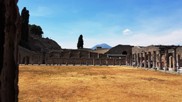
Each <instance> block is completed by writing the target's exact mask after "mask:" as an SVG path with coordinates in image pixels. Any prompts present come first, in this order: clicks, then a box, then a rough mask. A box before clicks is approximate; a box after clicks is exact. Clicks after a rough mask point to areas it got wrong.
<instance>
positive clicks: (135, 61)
mask: <svg viewBox="0 0 182 102" xmlns="http://www.w3.org/2000/svg"><path fill="white" fill-rule="evenodd" d="M20 49H21V50H20V53H19V56H21V57H20V59H19V60H20V63H21V64H47V65H130V66H134V67H143V68H153V69H157V70H164V71H179V69H180V67H182V57H181V56H182V47H181V46H175V45H171V46H167V45H151V46H146V47H142V46H130V45H117V46H115V47H113V48H111V49H108V50H106V51H105V52H104V53H100V52H99V51H100V50H98V52H97V51H95V50H91V49H79V50H76V49H61V50H51V51H49V52H45V53H41V52H39V53H35V52H33V51H30V50H27V49H25V48H22V47H20ZM104 50H105V49H104Z"/></svg>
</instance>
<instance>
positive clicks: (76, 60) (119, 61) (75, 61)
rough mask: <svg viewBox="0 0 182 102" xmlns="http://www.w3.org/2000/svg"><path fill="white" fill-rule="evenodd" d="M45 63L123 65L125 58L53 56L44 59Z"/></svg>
mask: <svg viewBox="0 0 182 102" xmlns="http://www.w3.org/2000/svg"><path fill="white" fill-rule="evenodd" d="M45 64H59V65H62V64H64V65H125V64H126V63H125V59H109V58H94V59H92V58H72V59H69V58H55V59H49V60H46V63H45Z"/></svg>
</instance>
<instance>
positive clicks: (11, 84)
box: [0, 0, 20, 102]
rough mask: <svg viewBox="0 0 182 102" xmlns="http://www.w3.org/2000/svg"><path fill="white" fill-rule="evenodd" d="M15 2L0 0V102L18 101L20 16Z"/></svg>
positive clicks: (12, 0) (15, 0)
mask: <svg viewBox="0 0 182 102" xmlns="http://www.w3.org/2000/svg"><path fill="white" fill-rule="evenodd" d="M17 2H18V0H0V21H1V22H0V26H1V28H0V35H1V37H0V38H1V42H0V46H1V53H0V54H1V55H0V56H1V62H0V63H1V73H0V75H1V77H0V80H1V89H0V93H1V96H0V98H1V102H17V101H18V56H17V55H18V41H19V32H20V16H19V11H18V7H17ZM3 52H4V53H3Z"/></svg>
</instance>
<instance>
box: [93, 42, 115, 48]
mask: <svg viewBox="0 0 182 102" xmlns="http://www.w3.org/2000/svg"><path fill="white" fill-rule="evenodd" d="M97 47H101V48H107V49H110V48H112V47H111V46H110V45H108V44H106V43H102V44H97V45H95V46H94V47H92V49H96V48H97Z"/></svg>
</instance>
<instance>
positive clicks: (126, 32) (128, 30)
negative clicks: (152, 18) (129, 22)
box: [123, 28, 132, 35]
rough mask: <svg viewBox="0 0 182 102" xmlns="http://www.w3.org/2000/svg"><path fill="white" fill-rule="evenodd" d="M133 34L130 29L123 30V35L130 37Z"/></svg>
mask: <svg viewBox="0 0 182 102" xmlns="http://www.w3.org/2000/svg"><path fill="white" fill-rule="evenodd" d="M131 33H132V31H131V30H130V29H128V28H127V29H124V30H123V35H130V34H131Z"/></svg>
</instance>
